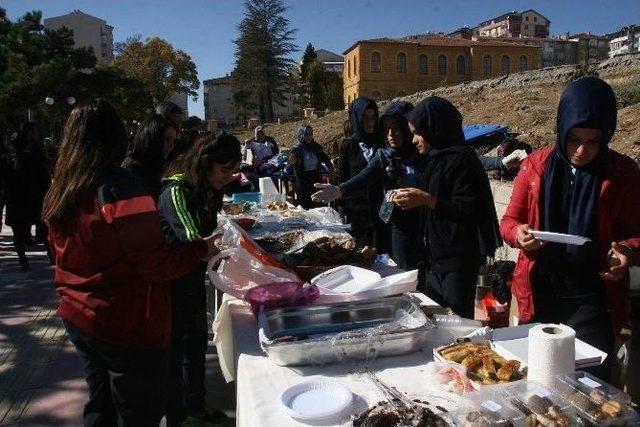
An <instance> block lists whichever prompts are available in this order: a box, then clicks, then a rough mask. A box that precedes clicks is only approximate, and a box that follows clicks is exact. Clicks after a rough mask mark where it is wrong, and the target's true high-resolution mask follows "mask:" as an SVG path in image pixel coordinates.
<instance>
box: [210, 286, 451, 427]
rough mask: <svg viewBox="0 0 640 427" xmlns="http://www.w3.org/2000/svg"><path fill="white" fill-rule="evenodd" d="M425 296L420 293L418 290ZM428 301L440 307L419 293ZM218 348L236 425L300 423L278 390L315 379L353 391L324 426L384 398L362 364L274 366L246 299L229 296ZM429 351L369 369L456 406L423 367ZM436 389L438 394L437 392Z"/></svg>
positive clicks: (219, 322)
mask: <svg viewBox="0 0 640 427" xmlns="http://www.w3.org/2000/svg"><path fill="white" fill-rule="evenodd" d="M415 295H421V294H415ZM421 298H422V300H423V302H424V304H425V305H436V304H435V303H433V301H431V300H429V299H428V298H426V297H424V296H421ZM215 331H216V346H217V348H218V355H219V358H220V364H221V366H223V372H224V373H225V375H226V376H227V380H233V379H235V380H236V393H237V408H236V417H237V419H236V420H237V425H238V426H251V427H258V426H278V427H280V426H302V425H308V424H302V423H299V422H297V421H295V420H293V419H292V418H290V417H289V416H288V415H287V413H286V412H285V411H284V410H283V408H282V407H281V405H280V401H279V398H280V394H281V393H282V392H283V391H284V390H285V389H286V388H288V387H289V386H291V385H294V384H296V383H299V382H305V381H309V380H314V379H327V378H330V379H333V380H337V381H339V382H340V383H342V384H343V385H344V386H346V387H348V388H349V389H350V390H351V391H352V392H353V393H354V405H353V408H352V410H351V412H350V413H348V414H345V416H344V417H343V418H342V419H338V420H334V421H333V422H332V423H329V424H322V425H350V424H351V422H350V416H351V415H353V414H356V413H359V412H361V411H363V410H365V409H366V408H368V407H369V406H371V405H373V404H375V403H377V402H379V401H380V400H382V399H383V395H382V394H381V393H380V392H379V390H378V389H377V388H376V387H375V386H374V385H373V383H372V382H371V381H370V380H369V379H367V378H366V376H364V375H362V374H361V372H362V368H363V363H362V362H348V363H345V364H332V365H326V366H309V367H292V368H288V367H281V366H277V365H275V364H273V363H272V362H271V361H270V360H269V358H268V357H266V355H265V354H264V353H263V352H262V350H261V349H260V346H259V344H258V336H257V326H256V320H255V317H254V315H253V314H252V313H251V310H250V308H249V306H248V305H246V304H245V303H243V302H241V301H239V300H235V299H232V298H230V297H227V298H225V299H224V301H223V304H222V307H221V309H220V312H219V313H218V317H217V318H216V326H215ZM432 360H433V358H432V351H431V349H424V350H422V351H419V352H415V353H412V354H409V355H405V356H397V357H387V358H380V359H378V360H375V361H373V362H371V363H370V364H369V368H370V369H371V370H372V371H374V372H376V373H377V375H378V376H379V377H380V378H381V379H382V380H383V381H384V382H386V383H387V384H389V385H392V386H396V387H397V388H398V389H399V390H400V391H406V392H407V393H408V396H409V397H411V398H419V399H421V400H426V401H428V402H430V403H432V404H437V405H440V406H442V407H444V408H449V409H450V408H455V407H457V406H458V405H459V399H460V398H459V397H458V396H456V395H453V394H449V393H444V392H442V391H441V390H440V389H439V387H438V386H437V385H435V384H434V383H432V382H431V380H430V378H429V377H428V376H427V374H426V368H425V365H426V364H427V363H428V362H430V361H432ZM436 391H437V394H436Z"/></svg>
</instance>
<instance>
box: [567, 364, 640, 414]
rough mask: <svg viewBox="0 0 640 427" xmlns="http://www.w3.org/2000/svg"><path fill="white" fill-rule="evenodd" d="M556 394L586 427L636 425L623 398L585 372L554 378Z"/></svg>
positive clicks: (628, 401) (613, 388)
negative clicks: (569, 406)
mask: <svg viewBox="0 0 640 427" xmlns="http://www.w3.org/2000/svg"><path fill="white" fill-rule="evenodd" d="M556 391H557V393H558V394H559V395H560V396H562V398H564V399H565V400H566V401H567V402H568V403H569V404H571V406H573V407H574V408H575V409H576V411H577V413H578V416H579V417H580V419H582V420H584V421H585V422H587V423H588V424H594V425H601V426H630V425H638V423H640V417H639V416H638V414H637V413H636V412H635V411H634V410H633V408H631V407H630V402H631V399H630V397H629V396H628V395H627V394H625V393H623V392H622V391H620V390H618V389H617V388H615V387H613V386H611V385H609V384H607V383H605V382H603V381H602V380H600V379H598V378H596V377H594V376H592V375H589V374H588V373H586V372H583V371H577V372H575V373H572V374H564V375H560V376H558V378H557V385H556Z"/></svg>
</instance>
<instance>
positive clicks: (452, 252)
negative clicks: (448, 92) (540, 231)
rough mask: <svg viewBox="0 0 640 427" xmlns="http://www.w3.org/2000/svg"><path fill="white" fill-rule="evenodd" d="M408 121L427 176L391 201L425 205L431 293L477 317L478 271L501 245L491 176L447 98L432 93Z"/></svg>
mask: <svg viewBox="0 0 640 427" xmlns="http://www.w3.org/2000/svg"><path fill="white" fill-rule="evenodd" d="M408 119H409V128H410V129H411V132H412V133H413V143H414V144H415V145H416V147H417V149H418V151H419V152H420V154H421V155H423V156H425V157H426V162H427V166H426V170H425V179H424V181H423V182H424V184H423V186H422V187H413V188H403V189H399V190H396V192H395V196H394V198H393V201H394V202H395V203H396V204H397V205H398V206H400V207H401V208H402V209H413V208H416V207H423V215H422V221H421V225H422V232H423V236H424V241H425V249H426V260H425V264H426V280H425V290H426V293H427V295H429V296H430V297H431V298H433V299H434V300H435V301H437V302H438V303H439V304H441V305H443V306H445V307H450V308H452V309H453V310H454V311H455V312H456V313H457V314H459V315H460V316H463V317H467V318H473V303H474V298H475V289H476V281H477V277H478V272H479V270H480V267H481V265H482V264H483V263H484V261H485V259H486V257H493V256H494V253H495V251H496V249H497V248H498V247H500V245H501V244H502V240H501V239H500V234H499V229H498V218H497V215H496V210H495V206H494V203H493V196H492V194H491V187H490V186H489V179H488V178H487V175H486V173H485V171H484V169H483V167H482V165H481V164H480V161H479V160H478V156H477V155H476V154H475V152H474V151H473V149H471V148H470V147H468V146H467V145H466V144H465V139H464V134H463V132H462V116H461V115H460V112H459V111H458V110H457V109H456V107H455V106H453V104H451V103H450V102H449V101H447V100H446V99H444V98H439V97H435V96H433V97H429V98H427V99H425V100H423V101H422V102H420V103H419V104H418V105H416V107H415V108H414V109H413V110H412V111H411V113H410V114H409V117H408Z"/></svg>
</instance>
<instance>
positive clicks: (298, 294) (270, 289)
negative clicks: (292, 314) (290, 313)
mask: <svg viewBox="0 0 640 427" xmlns="http://www.w3.org/2000/svg"><path fill="white" fill-rule="evenodd" d="M319 295H320V290H319V289H318V287H317V286H316V285H311V284H309V283H300V282H284V283H270V284H267V285H261V286H255V287H253V288H251V289H249V290H248V291H247V293H246V295H245V299H246V301H247V302H249V304H251V309H252V310H253V312H254V313H256V314H257V313H258V311H260V309H261V308H264V309H271V308H282V307H293V306H299V305H310V304H311V303H312V302H313V301H315V300H316V299H317V298H318V296H319Z"/></svg>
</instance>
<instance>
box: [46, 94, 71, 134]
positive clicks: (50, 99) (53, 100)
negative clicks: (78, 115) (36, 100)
mask: <svg viewBox="0 0 640 427" xmlns="http://www.w3.org/2000/svg"><path fill="white" fill-rule="evenodd" d="M59 99H60V100H61V102H59V103H58V112H59V116H60V123H59V128H60V129H62V124H63V123H62V116H63V112H62V109H63V105H64V104H63V102H62V100H63V99H64V100H65V101H66V103H67V104H68V105H69V106H70V107H72V106H73V105H74V104H75V103H76V98H75V97H74V96H68V97H67V98H66V99H65V98H64V97H59ZM44 103H45V104H47V105H48V106H50V107H51V106H53V105H54V104H55V103H56V98H55V97H53V96H47V97H46V98H45V99H44ZM51 138H53V129H52V130H51Z"/></svg>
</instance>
